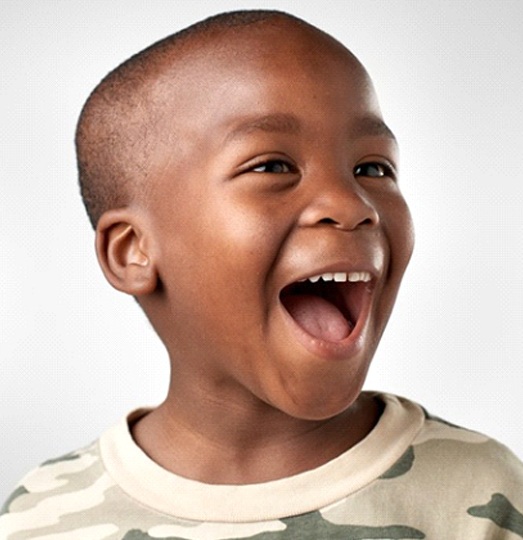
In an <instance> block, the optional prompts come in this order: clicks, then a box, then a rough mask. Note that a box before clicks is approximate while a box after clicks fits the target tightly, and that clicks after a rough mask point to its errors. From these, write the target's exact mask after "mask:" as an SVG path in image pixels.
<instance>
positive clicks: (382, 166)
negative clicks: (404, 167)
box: [354, 162, 396, 178]
mask: <svg viewBox="0 0 523 540" xmlns="http://www.w3.org/2000/svg"><path fill="white" fill-rule="evenodd" d="M354 176H367V177H369V178H385V177H390V178H395V177H396V174H395V171H394V168H393V167H392V166H391V165H388V164H387V163H379V162H369V163H362V164H361V165H356V167H354Z"/></svg>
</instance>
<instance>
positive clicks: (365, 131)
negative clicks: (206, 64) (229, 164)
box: [225, 113, 396, 143]
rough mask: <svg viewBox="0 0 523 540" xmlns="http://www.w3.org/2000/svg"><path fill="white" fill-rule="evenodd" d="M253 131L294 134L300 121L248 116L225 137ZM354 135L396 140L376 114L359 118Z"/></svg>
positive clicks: (288, 117) (281, 116)
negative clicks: (248, 117)
mask: <svg viewBox="0 0 523 540" xmlns="http://www.w3.org/2000/svg"><path fill="white" fill-rule="evenodd" d="M253 131H265V132H267V133H287V134H296V133H298V132H299V131H300V122H299V121H298V119H297V118H296V117H294V116H293V115H290V114H284V113H278V114H268V115H265V116H259V117H256V118H250V119H248V120H246V121H244V122H241V123H240V124H238V125H236V126H235V127H234V129H233V130H232V131H231V132H229V133H228V134H227V136H226V138H225V143H229V142H231V141H234V140H235V139H238V138H240V137H242V136H244V135H248V134H249V133H252V132H253ZM350 132H351V135H353V136H354V137H385V138H387V139H391V140H393V141H394V142H396V137H395V136H394V133H393V132H392V131H391V129H390V128H389V127H388V126H387V124H385V122H384V121H383V120H382V119H381V118H379V117H378V116H365V117H363V118H361V119H359V120H358V121H357V123H356V125H355V126H354V127H352V128H351V129H350Z"/></svg>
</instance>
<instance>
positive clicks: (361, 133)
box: [351, 116, 397, 142]
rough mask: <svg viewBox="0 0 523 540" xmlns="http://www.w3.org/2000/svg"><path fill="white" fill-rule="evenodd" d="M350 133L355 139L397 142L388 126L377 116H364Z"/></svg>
mask: <svg viewBox="0 0 523 540" xmlns="http://www.w3.org/2000/svg"><path fill="white" fill-rule="evenodd" d="M351 131H352V133H353V134H354V135H355V136H356V137H385V138H387V139H392V140H393V141H394V142H397V140H396V137H395V135H394V133H392V131H391V129H390V128H389V126H387V124H386V123H385V122H384V121H383V120H382V119H381V118H379V117H377V116H365V117H364V118H362V119H360V120H359V121H358V123H357V124H356V126H355V127H354V128H353V129H352V130H351Z"/></svg>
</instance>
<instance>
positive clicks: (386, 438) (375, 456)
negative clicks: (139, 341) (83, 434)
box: [0, 394, 523, 540]
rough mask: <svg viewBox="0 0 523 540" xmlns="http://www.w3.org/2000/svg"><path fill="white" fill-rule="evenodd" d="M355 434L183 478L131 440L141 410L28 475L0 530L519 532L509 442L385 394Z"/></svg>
mask: <svg viewBox="0 0 523 540" xmlns="http://www.w3.org/2000/svg"><path fill="white" fill-rule="evenodd" d="M379 397H380V399H381V400H382V401H383V402H384V404H385V408H384V412H383V414H382V416H381V418H380V420H379V422H378V424H377V425H376V427H375V428H374V429H373V430H372V432H371V433H370V434H369V435H368V436H367V437H366V438H365V439H364V440H363V441H361V442H360V443H359V444H357V445H356V446H354V447H353V448H351V449H350V450H349V451H348V452H346V453H344V454H343V455H341V456H339V457H338V458H336V459H334V460H332V461H330V462H328V463H326V464H325V465H322V466H321V467H319V468H317V469H314V470H311V471H308V472H305V473H301V474H298V475H295V476H291V477H289V478H284V479H281V480H276V481H272V482H266V483H261V484H253V485H242V486H227V485H207V484H203V483H200V482H196V481H193V480H189V479H186V478H182V477H179V476H176V475H174V474H172V473H170V472H168V471H166V470H164V469H162V468H161V467H160V466H159V465H157V464H156V463H154V462H153V461H152V460H150V459H149V458H148V457H147V456H146V455H145V454H144V453H143V452H142V451H141V450H140V448H139V447H138V446H137V445H136V444H135V443H134V441H133V439H132V437H131V434H130V431H129V423H130V422H133V420H135V419H136V418H137V417H139V416H140V415H141V414H144V411H143V410H142V411H135V412H134V413H131V415H129V417H127V418H126V419H124V420H122V422H121V423H120V424H119V425H117V426H115V427H114V428H112V429H111V430H109V431H108V432H106V433H105V434H104V435H103V436H102V437H101V438H100V439H99V441H97V442H96V443H94V444H92V445H90V446H88V447H87V448H84V449H82V450H79V451H77V452H73V453H71V454H68V455H66V456H64V457H62V458H60V459H56V460H52V461H48V462H46V463H44V464H42V465H41V466H40V467H38V468H37V469H36V470H34V471H33V472H31V473H30V474H28V475H27V476H26V477H25V478H24V479H23V480H22V481H21V483H20V484H19V486H18V487H17V488H16V490H15V491H14V493H13V494H12V495H11V497H10V498H9V499H8V500H7V501H6V503H5V505H4V508H3V510H2V515H1V516H0V538H1V539H2V540H3V539H5V540H24V539H28V538H31V539H39V540H80V539H81V540H102V539H103V540H117V539H118V540H121V539H124V540H150V539H164V540H168V539H171V540H172V539H179V538H183V539H191V540H204V539H205V540H210V539H213V540H216V539H223V540H225V539H233V538H234V539H238V538H250V539H257V540H262V539H263V540H271V539H274V540H278V539H282V540H284V539H300V540H307V539H310V540H321V539H324V538H325V539H327V538H333V539H344V540H351V539H354V540H355V539H358V540H363V539H371V538H374V539H407V538H428V539H435V540H451V539H459V540H476V539H485V538H488V539H492V540H494V539H495V540H505V539H506V540H517V539H519V540H521V538H523V514H522V512H523V464H522V463H521V462H520V461H519V460H518V459H517V458H516V457H515V456H514V455H513V454H512V453H511V452H510V451H509V450H507V449H506V448H505V447H504V446H502V445H501V444H499V443H497V442H495V441H493V440H492V439H489V438H488V437H485V436H484V435H481V434H478V433H475V432H471V431H468V430H465V429H462V428H458V427H455V426H452V425H449V424H447V423H445V422H442V421H441V420H439V419H437V418H434V417H431V416H429V415H427V414H426V413H425V411H424V410H423V409H422V408H421V407H420V406H418V405H416V404H414V403H412V402H410V401H408V400H405V399H403V398H398V397H395V396H391V395H384V394H382V395H379Z"/></svg>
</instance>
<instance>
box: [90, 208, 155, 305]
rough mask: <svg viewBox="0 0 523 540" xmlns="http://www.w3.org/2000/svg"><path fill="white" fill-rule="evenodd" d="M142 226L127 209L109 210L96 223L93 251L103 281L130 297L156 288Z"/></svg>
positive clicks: (151, 262) (135, 216)
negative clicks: (104, 278)
mask: <svg viewBox="0 0 523 540" xmlns="http://www.w3.org/2000/svg"><path fill="white" fill-rule="evenodd" d="M147 247H148V246H147V236H146V234H145V227H144V226H143V224H141V223H140V220H139V218H138V216H137V215H136V214H134V213H132V212H131V211H130V210H129V209H117V210H109V211H107V212H105V213H104V214H103V215H102V216H101V217H100V219H99V221H98V225H97V226H96V254H97V256H98V262H99V263H100V266H101V267H102V271H103V273H104V275H105V277H106V279H107V281H108V282H109V283H110V284H111V285H112V286H113V287H114V288H115V289H118V290H119V291H122V292H125V293H127V294H131V295H133V296H143V295H146V294H151V293H152V292H154V291H155V290H156V286H157V284H158V275H157V271H156V267H155V265H154V263H153V261H152V259H151V255H150V254H149V253H148V250H147Z"/></svg>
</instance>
